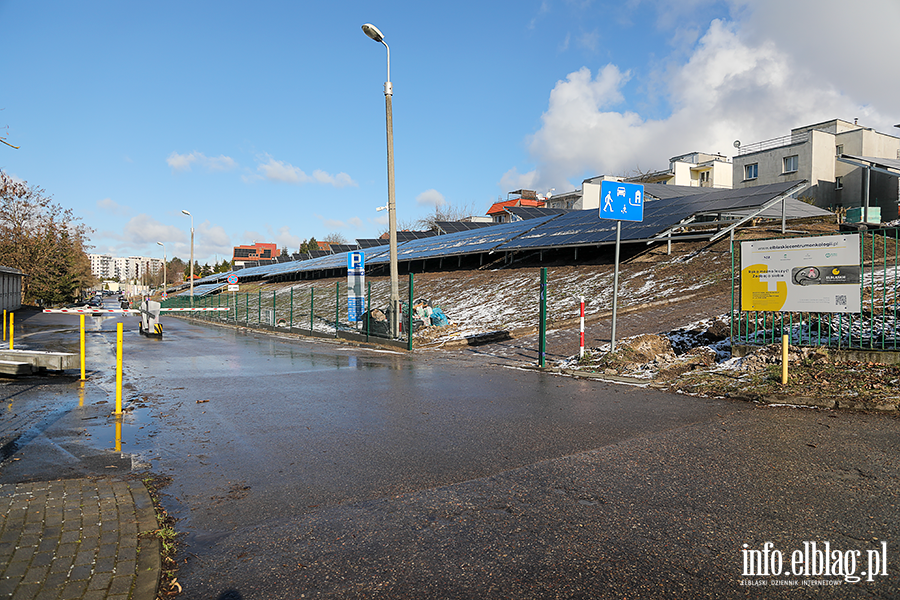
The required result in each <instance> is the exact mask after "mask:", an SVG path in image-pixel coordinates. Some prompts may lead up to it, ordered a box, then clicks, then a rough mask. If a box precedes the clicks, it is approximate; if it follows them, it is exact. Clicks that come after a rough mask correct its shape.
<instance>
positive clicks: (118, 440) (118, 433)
mask: <svg viewBox="0 0 900 600" xmlns="http://www.w3.org/2000/svg"><path fill="white" fill-rule="evenodd" d="M121 451H122V417H116V452H121Z"/></svg>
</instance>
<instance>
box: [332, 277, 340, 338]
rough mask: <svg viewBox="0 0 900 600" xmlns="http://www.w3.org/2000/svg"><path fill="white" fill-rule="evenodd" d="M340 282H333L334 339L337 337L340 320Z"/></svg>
mask: <svg viewBox="0 0 900 600" xmlns="http://www.w3.org/2000/svg"><path fill="white" fill-rule="evenodd" d="M340 310H341V282H340V281H335V282H334V337H337V335H338V322H339V321H340V320H341V317H340Z"/></svg>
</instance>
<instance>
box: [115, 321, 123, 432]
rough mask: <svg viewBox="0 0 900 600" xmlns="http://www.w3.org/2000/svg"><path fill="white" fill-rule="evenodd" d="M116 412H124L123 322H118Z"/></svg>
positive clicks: (118, 413)
mask: <svg viewBox="0 0 900 600" xmlns="http://www.w3.org/2000/svg"><path fill="white" fill-rule="evenodd" d="M116 414H117V415H121V414H122V324H121V323H116Z"/></svg>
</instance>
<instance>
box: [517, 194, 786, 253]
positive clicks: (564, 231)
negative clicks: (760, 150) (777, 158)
mask: <svg viewBox="0 0 900 600" xmlns="http://www.w3.org/2000/svg"><path fill="white" fill-rule="evenodd" d="M795 185H797V182H796V181H792V182H784V183H773V184H770V185H764V186H756V187H752V188H743V189H737V190H730V189H714V188H708V189H709V191H707V192H704V193H701V194H694V195H691V196H678V197H670V198H663V199H659V200H652V201H647V202H645V203H644V220H643V221H622V238H621V239H622V240H626V241H638V240H649V239H651V238H653V237H654V236H656V235H657V234H659V233H662V232H663V231H665V230H667V229H669V228H670V227H672V226H674V225H677V224H678V223H680V222H681V221H683V220H684V219H685V218H687V217H690V216H692V215H695V214H698V213H713V214H714V213H717V212H720V211H724V210H733V209H739V208H749V207H757V206H761V205H763V204H765V203H766V202H767V201H769V200H771V199H773V198H776V197H777V196H779V195H781V194H783V193H784V192H785V191H787V190H789V189H791V188H792V187H794V186H795ZM659 187H666V186H659ZM693 189H694V190H696V188H693ZM526 222H527V221H526ZM615 239H616V221H614V220H611V219H601V218H600V216H599V211H597V210H578V211H572V212H569V213H567V214H564V215H560V216H559V217H557V218H555V219H553V221H552V222H551V223H549V224H547V225H544V226H542V227H540V228H539V229H537V230H535V231H533V232H530V233H528V234H525V235H523V236H521V237H520V238H518V239H516V240H512V241H510V242H509V243H507V244H504V245H503V246H502V247H501V248H500V250H522V249H525V248H531V249H539V248H557V247H570V246H590V245H600V244H609V243H613V242H615Z"/></svg>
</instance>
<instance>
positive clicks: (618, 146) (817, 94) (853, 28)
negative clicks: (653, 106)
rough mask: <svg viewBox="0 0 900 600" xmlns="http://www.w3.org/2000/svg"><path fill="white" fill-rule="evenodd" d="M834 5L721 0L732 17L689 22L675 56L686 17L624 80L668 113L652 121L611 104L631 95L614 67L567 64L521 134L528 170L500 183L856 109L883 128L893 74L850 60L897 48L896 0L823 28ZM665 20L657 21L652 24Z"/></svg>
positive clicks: (559, 181)
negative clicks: (657, 53)
mask: <svg viewBox="0 0 900 600" xmlns="http://www.w3.org/2000/svg"><path fill="white" fill-rule="evenodd" d="M840 6H843V5H839V4H838V3H837V2H834V1H833V0H826V1H824V2H822V4H821V5H820V4H816V6H815V9H814V10H813V9H811V8H810V6H809V5H808V3H803V2H800V3H788V4H784V3H781V2H775V0H761V1H760V2H758V3H757V2H755V1H754V2H753V3H752V4H751V3H750V2H749V0H732V7H733V11H732V14H733V15H736V17H735V18H734V20H730V21H724V20H714V21H712V22H711V23H708V24H707V25H706V26H703V27H700V28H699V29H697V31H699V32H700V34H701V35H700V37H699V39H698V41H697V42H696V43H695V44H693V45H692V46H691V47H690V48H689V52H688V53H687V54H684V48H685V47H687V45H688V44H689V43H690V40H693V39H695V35H696V34H695V33H693V31H692V30H691V29H690V27H693V26H694V25H693V24H692V23H689V24H687V26H685V25H684V23H682V24H680V25H679V28H678V29H675V30H673V31H672V39H673V40H674V41H675V42H677V44H678V45H679V46H681V45H683V46H684V47H680V48H679V49H678V50H676V51H673V55H672V56H671V57H669V59H668V60H667V61H663V62H667V64H668V66H667V68H666V69H665V70H663V71H661V72H656V73H653V78H652V79H647V80H641V81H640V85H639V86H634V87H638V88H640V89H643V90H645V92H646V93H648V94H654V95H655V96H658V97H661V98H665V99H666V100H667V101H668V104H669V106H670V112H669V114H667V115H665V116H663V117H662V118H658V119H651V118H647V117H645V116H642V115H641V114H639V113H637V112H633V111H629V110H623V109H618V107H619V106H620V105H621V104H622V103H623V100H624V91H625V90H626V88H627V89H628V90H629V100H630V106H638V105H640V104H641V99H640V98H638V100H637V101H635V100H634V99H633V97H632V94H633V93H634V91H633V90H631V86H630V85H629V84H630V83H631V81H632V80H633V79H635V78H636V76H635V75H634V74H633V73H631V72H623V71H621V70H620V69H619V68H618V67H617V66H616V65H614V64H607V65H606V66H604V67H602V68H600V69H599V70H598V71H597V72H596V75H592V71H591V70H590V69H589V68H587V67H583V68H581V69H579V70H578V71H575V72H573V73H570V74H569V75H568V76H567V77H566V78H565V79H564V80H562V81H559V82H557V84H556V86H555V87H554V88H553V90H552V91H551V92H550V97H549V102H548V107H547V110H546V111H545V112H544V114H543V115H542V117H541V127H540V129H539V130H538V131H537V132H536V133H535V134H534V135H533V136H531V137H530V138H529V140H528V148H529V153H530V156H531V159H532V161H533V163H534V165H535V168H534V170H532V171H528V172H520V171H519V170H518V169H510V170H509V171H508V172H507V173H506V174H504V176H503V178H502V180H501V182H500V183H501V185H502V186H503V189H507V190H510V189H516V188H520V187H523V188H528V189H535V190H540V189H547V188H551V187H555V188H556V189H557V190H566V189H572V188H574V187H579V186H580V184H581V180H582V179H583V178H585V177H589V176H594V175H601V174H613V175H617V174H627V173H630V172H634V171H635V170H636V169H638V168H640V169H642V170H654V169H661V168H665V167H666V166H667V165H668V161H669V158H670V157H672V156H675V155H677V154H681V153H684V152H691V151H702V152H720V153H722V154H725V155H729V154H730V153H731V151H732V142H733V141H734V140H736V139H739V140H741V141H742V142H743V143H745V144H746V143H752V142H754V141H762V140H765V139H769V138H773V137H779V136H782V135H787V134H788V133H790V130H791V128H793V127H798V126H802V125H807V124H811V123H816V122H819V121H825V120H829V119H833V118H840V119H845V120H848V121H852V120H853V119H854V118H856V117H858V118H859V119H860V124H862V125H865V126H868V127H874V128H876V129H878V130H880V131H884V132H886V133H893V130H892V126H893V123H896V122H897V117H896V114H894V116H893V117H889V116H888V115H889V114H891V113H895V109H894V103H895V98H896V97H897V96H898V95H900V83H898V80H897V78H895V77H890V76H887V75H884V74H879V73H877V72H875V71H874V70H873V69H871V68H861V67H862V66H863V65H864V64H865V63H862V62H860V60H861V59H860V57H861V56H867V55H879V56H894V55H896V54H897V51H898V50H900V43H898V39H900V38H898V37H897V36H896V35H895V34H894V33H893V32H892V31H891V29H892V28H893V24H895V23H896V22H898V20H900V4H898V3H897V2H895V1H894V0H871V1H869V2H863V3H861V4H860V5H859V6H858V7H857V5H854V11H855V14H854V17H853V19H847V20H846V23H845V22H844V21H842V22H841V24H840V26H838V27H835V26H834V23H833V22H832V20H833V18H834V15H835V14H840V12H841V11H842V10H845V8H838V7H840ZM785 10H787V11H788V13H787V14H785V12H784V11H785ZM791 15H794V16H793V18H792V17H791ZM895 15H896V16H895ZM801 17H802V18H801ZM676 21H677V19H670V18H669V17H665V18H661V19H660V21H659V22H658V23H657V26H658V27H665V26H672V25H671V22H676ZM851 21H852V22H851ZM798 23H802V27H798ZM828 23H831V25H828ZM870 25H871V28H870V27H869V26H870ZM851 48H852V49H853V51H852V52H850V51H849V50H850V49H851ZM678 56H683V57H684V58H682V59H678V60H676V59H677V57H678ZM617 109H618V110H617Z"/></svg>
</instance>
